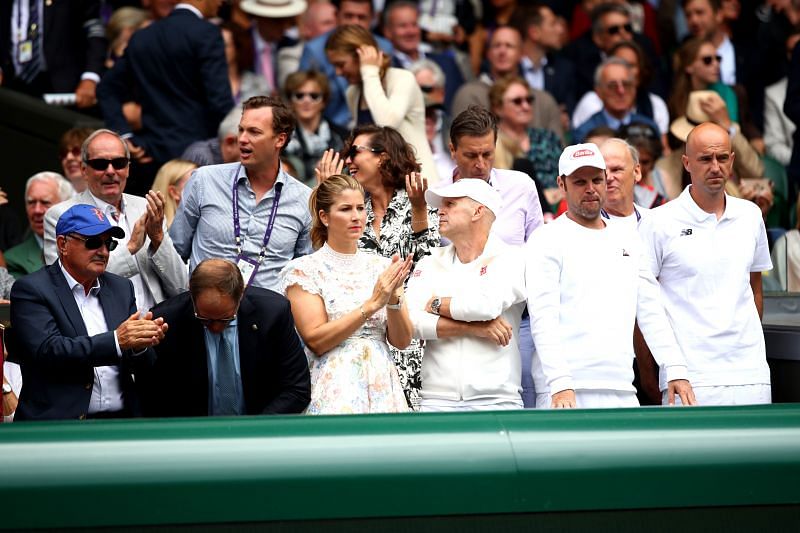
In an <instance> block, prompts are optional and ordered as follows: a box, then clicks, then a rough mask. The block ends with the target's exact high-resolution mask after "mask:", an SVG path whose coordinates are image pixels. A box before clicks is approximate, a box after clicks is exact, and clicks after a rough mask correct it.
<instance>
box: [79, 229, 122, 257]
mask: <svg viewBox="0 0 800 533" xmlns="http://www.w3.org/2000/svg"><path fill="white" fill-rule="evenodd" d="M67 237H71V238H73V239H75V240H78V241H83V245H84V246H85V247H86V249H87V250H97V249H98V248H100V247H101V246H103V245H105V246H106V248H108V251H109V252H113V251H114V249H115V248H116V247H117V244H118V243H117V241H115V240H114V239H112V238H111V237H107V238H105V239H102V238H100V236H99V235H95V236H93V237H84V236H82V235H77V234H75V233H70V234H69V235H67Z"/></svg>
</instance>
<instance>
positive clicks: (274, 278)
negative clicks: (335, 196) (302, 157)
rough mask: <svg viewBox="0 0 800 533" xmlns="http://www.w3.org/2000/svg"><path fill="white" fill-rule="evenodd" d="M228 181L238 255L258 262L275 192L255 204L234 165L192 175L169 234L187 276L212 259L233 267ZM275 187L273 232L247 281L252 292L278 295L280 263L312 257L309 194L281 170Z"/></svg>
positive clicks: (240, 170)
mask: <svg viewBox="0 0 800 533" xmlns="http://www.w3.org/2000/svg"><path fill="white" fill-rule="evenodd" d="M234 179H235V180H237V187H238V192H239V224H240V225H241V236H242V239H243V241H244V242H243V243H242V253H243V254H244V255H245V256H246V257H248V258H249V259H252V260H257V259H258V254H259V252H260V251H261V245H262V243H263V242H264V233H265V232H266V230H267V222H268V221H269V215H270V213H271V212H272V203H273V197H274V196H275V187H273V188H272V189H271V190H270V191H269V192H267V194H265V195H264V197H263V198H261V201H260V202H258V204H256V194H255V192H254V191H253V188H252V187H251V186H250V180H249V179H248V178H247V172H246V170H245V168H244V167H243V166H241V164H240V163H228V164H224V165H210V166H205V167H200V168H198V169H197V170H195V171H194V173H193V174H192V178H191V179H190V180H189V182H188V183H187V184H186V188H185V189H184V191H183V198H182V199H181V203H180V206H179V207H178V212H177V213H176V214H175V219H174V220H173V221H172V226H170V229H169V234H170V236H171V237H172V242H173V243H174V245H175V249H176V250H177V251H178V254H179V255H180V256H181V257H182V258H183V259H184V261H185V260H186V259H191V263H190V266H191V270H194V269H195V267H196V266H197V264H198V263H200V261H202V260H204V259H210V258H212V257H214V258H222V259H228V260H230V261H233V262H234V263H235V262H236V261H237V253H236V241H235V238H234V229H233V204H232V197H231V193H232V190H233V182H234ZM277 182H280V183H283V189H282V191H281V197H280V202H279V203H278V213H277V215H276V216H275V226H274V227H273V230H272V237H270V241H269V245H268V246H267V252H268V253H267V257H266V258H265V259H264V261H263V262H262V263H261V266H260V267H259V268H258V272H256V275H255V278H254V279H253V286H255V287H262V288H265V289H272V290H279V283H278V273H279V272H280V271H281V269H282V268H283V267H284V265H286V263H288V262H289V261H290V260H292V259H294V258H295V257H300V256H303V255H306V254H309V253H311V252H312V248H311V238H310V235H309V230H310V228H311V214H310V213H309V211H308V197H309V196H310V194H311V189H309V188H308V187H306V186H305V185H303V184H302V183H300V182H299V181H297V180H296V179H294V178H293V177H291V176H290V175H288V174H287V173H286V172H284V171H283V169H282V168H281V169H280V171H279V172H278V178H277ZM277 182H276V183H277ZM246 282H247V280H245V283H246Z"/></svg>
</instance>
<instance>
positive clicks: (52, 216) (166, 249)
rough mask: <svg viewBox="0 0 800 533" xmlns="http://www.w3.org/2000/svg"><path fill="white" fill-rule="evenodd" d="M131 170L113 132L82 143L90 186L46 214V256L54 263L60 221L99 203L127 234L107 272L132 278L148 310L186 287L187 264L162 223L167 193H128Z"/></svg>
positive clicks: (83, 166) (94, 135)
mask: <svg viewBox="0 0 800 533" xmlns="http://www.w3.org/2000/svg"><path fill="white" fill-rule="evenodd" d="M129 169H130V150H129V149H128V144H127V142H126V141H125V140H124V139H123V138H122V137H120V135H119V134H118V133H116V132H114V131H111V130H107V129H100V130H97V131H95V132H94V133H92V134H91V135H89V137H88V138H87V139H86V140H85V141H84V143H83V146H82V147H81V171H82V172H83V175H84V177H85V178H86V182H87V184H88V188H87V189H86V190H85V191H83V192H82V193H80V194H78V195H76V196H75V197H74V198H71V199H69V200H67V201H64V202H61V203H60V204H56V205H54V206H53V207H51V208H50V209H48V210H47V213H46V214H45V216H44V260H45V263H46V264H48V265H49V264H52V263H53V262H54V261H55V260H56V259H57V254H56V233H55V228H56V222H57V221H58V217H60V216H61V214H62V213H63V212H64V211H66V210H67V209H69V208H70V207H72V206H73V205H75V204H89V205H94V206H96V207H99V208H100V209H101V210H102V212H103V214H105V215H106V216H107V217H108V219H109V220H110V221H111V223H112V224H113V225H115V226H119V227H121V228H122V229H123V230H124V232H125V236H124V237H123V238H122V239H121V240H120V243H119V244H120V245H119V246H117V248H116V249H115V250H113V251H111V253H110V254H109V261H108V271H109V272H112V273H114V274H118V275H120V276H123V277H125V278H128V279H130V280H131V282H132V283H133V287H134V291H135V293H136V306H137V308H138V309H139V310H140V311H147V310H148V309H150V308H151V307H152V306H153V305H155V304H157V303H159V302H161V301H163V300H165V299H167V298H169V297H170V296H175V295H176V294H179V293H180V292H182V291H184V290H186V287H187V284H188V273H187V270H186V265H185V264H184V262H183V260H182V259H181V258H180V256H179V255H178V252H176V251H175V247H174V246H173V244H172V239H171V238H170V236H169V233H167V227H166V222H165V221H164V197H163V196H162V195H161V193H160V192H154V191H150V192H148V193H147V197H146V198H142V197H140V196H134V195H131V194H125V193H124V191H125V185H126V184H127V181H128V172H129Z"/></svg>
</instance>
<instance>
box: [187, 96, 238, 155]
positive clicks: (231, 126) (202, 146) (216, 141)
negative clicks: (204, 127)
mask: <svg viewBox="0 0 800 533" xmlns="http://www.w3.org/2000/svg"><path fill="white" fill-rule="evenodd" d="M241 116H242V108H241V106H238V105H237V106H235V107H234V108H233V109H231V110H230V111H229V112H228V114H227V115H225V118H224V119H222V122H220V124H219V128H218V129H217V136H216V137H214V138H212V139H206V140H204V141H196V142H193V143H192V144H190V145H189V146H188V147H187V148H186V150H185V151H184V152H183V155H181V159H186V160H187V161H191V162H192V163H195V164H196V165H197V166H198V167H204V166H206V165H221V164H223V163H233V162H235V161H238V160H239V119H240V118H241Z"/></svg>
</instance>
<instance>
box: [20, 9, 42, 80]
mask: <svg viewBox="0 0 800 533" xmlns="http://www.w3.org/2000/svg"><path fill="white" fill-rule="evenodd" d="M28 28H29V31H28V37H29V39H30V41H31V60H30V61H28V62H27V63H24V64H23V65H22V72H20V74H19V77H20V79H21V80H22V81H24V82H25V83H30V82H32V81H33V80H34V78H36V75H37V74H39V72H40V71H41V70H42V54H41V46H42V43H41V35H42V31H43V28H42V26H41V25H40V24H39V0H33V1H32V2H31V3H30V18H29V19H28Z"/></svg>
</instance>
